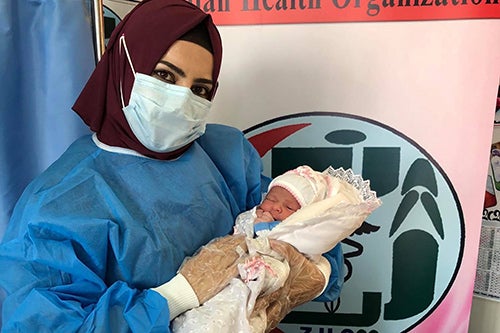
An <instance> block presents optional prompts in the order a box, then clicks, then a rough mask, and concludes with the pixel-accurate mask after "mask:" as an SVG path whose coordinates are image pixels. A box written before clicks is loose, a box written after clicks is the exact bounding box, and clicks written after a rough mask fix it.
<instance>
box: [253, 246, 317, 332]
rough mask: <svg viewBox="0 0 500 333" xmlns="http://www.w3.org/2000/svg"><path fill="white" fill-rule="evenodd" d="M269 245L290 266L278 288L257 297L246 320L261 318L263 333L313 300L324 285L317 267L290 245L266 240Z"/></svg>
mask: <svg viewBox="0 0 500 333" xmlns="http://www.w3.org/2000/svg"><path fill="white" fill-rule="evenodd" d="M269 243H270V245H271V248H272V249H273V250H274V251H276V252H278V253H279V254H281V255H282V256H283V257H284V258H285V260H287V261H288V263H289V264H290V275H289V276H288V279H287V280H286V282H285V285H284V286H283V287H282V288H280V289H278V290H276V291H275V292H273V293H270V294H268V295H261V296H259V298H258V299H257V301H256V303H255V307H254V310H253V312H252V315H251V318H250V320H252V316H261V317H262V315H263V314H265V316H263V317H264V318H266V321H267V329H266V332H269V331H271V330H272V329H273V328H274V327H276V326H277V325H278V324H279V322H280V321H281V320H282V319H283V318H284V317H285V316H286V315H287V314H288V313H289V312H290V311H292V309H293V308H295V307H297V306H299V305H301V304H304V303H307V302H309V301H311V300H313V299H314V298H316V297H317V296H318V295H319V294H320V293H321V291H322V290H323V288H324V286H325V283H326V280H325V277H324V275H323V273H321V271H320V270H319V269H318V268H317V266H316V265H315V264H314V263H313V262H311V261H310V260H309V259H307V258H306V257H305V256H304V255H303V254H301V253H300V252H298V251H297V250H296V249H295V248H294V247H293V246H292V245H290V244H288V243H285V242H281V241H278V240H270V241H269Z"/></svg>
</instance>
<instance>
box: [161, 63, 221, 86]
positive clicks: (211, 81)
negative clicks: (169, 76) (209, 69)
mask: <svg viewBox="0 0 500 333" xmlns="http://www.w3.org/2000/svg"><path fill="white" fill-rule="evenodd" d="M160 63H162V64H164V65H167V66H168V67H170V69H172V70H173V71H174V72H176V73H177V74H178V75H179V76H182V77H186V73H185V72H184V71H183V70H182V69H180V68H179V67H177V66H175V65H174V64H172V63H171V62H168V61H166V60H160ZM193 81H194V82H196V83H205V84H211V85H213V84H214V81H213V80H210V79H204V78H198V79H194V80H193Z"/></svg>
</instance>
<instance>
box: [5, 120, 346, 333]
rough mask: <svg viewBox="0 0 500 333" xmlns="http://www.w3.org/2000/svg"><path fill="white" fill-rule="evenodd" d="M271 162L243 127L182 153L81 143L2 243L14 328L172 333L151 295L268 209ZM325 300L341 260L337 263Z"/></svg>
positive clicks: (31, 197) (39, 181) (163, 307)
mask: <svg viewBox="0 0 500 333" xmlns="http://www.w3.org/2000/svg"><path fill="white" fill-rule="evenodd" d="M262 181H263V178H262V176H261V162H260V158H259V156H258V154H257V152H256V151H255V150H254V149H253V147H252V146H251V145H250V144H249V142H248V141H247V140H246V139H245V138H244V137H243V135H242V133H241V132H240V131H239V130H236V129H234V128H231V127H227V126H222V125H208V126H207V130H206V133H205V135H203V136H202V137H201V138H199V139H198V140H196V141H195V143H194V144H193V145H192V146H191V147H190V149H189V150H188V151H186V152H185V153H184V154H183V155H182V156H181V157H180V158H178V159H176V160H173V161H160V160H154V159H150V158H146V157H142V156H135V155H128V154H121V153H116V152H109V151H106V150H103V149H100V148H99V147H97V146H96V145H95V144H94V142H93V141H92V138H91V136H85V137H82V138H80V139H79V140H77V141H75V142H74V143H73V144H72V145H71V146H70V147H69V148H68V150H67V151H66V152H65V153H64V154H63V155H62V156H61V157H60V158H59V159H58V160H57V161H56V162H55V163H54V164H53V165H51V166H50V167H49V168H48V169H47V170H46V171H45V172H44V173H42V174H41V175H40V176H39V177H38V178H36V179H35V180H34V181H33V182H32V183H31V184H30V185H29V186H28V187H27V188H26V190H25V192H24V193H23V195H22V196H21V198H20V200H19V202H18V203H17V205H16V207H15V209H14V212H13V215H12V218H11V221H10V222H9V226H8V229H7V231H6V234H5V236H4V239H3V242H2V244H1V245H0V267H1V270H0V286H1V287H2V288H3V289H4V292H5V294H6V295H7V296H6V298H5V301H4V304H3V328H2V330H3V331H4V332H11V331H15V332H51V333H52V332H91V331H92V332H113V333H114V332H141V333H142V332H168V331H169V312H168V305H167V301H166V300H165V299H164V298H163V297H162V296H161V295H160V294H158V293H157V292H155V291H152V290H150V289H149V288H152V287H156V286H159V285H161V284H163V283H165V282H167V281H169V280H170V279H171V278H172V277H173V276H174V275H175V274H176V272H177V270H178V268H179V267H180V266H181V264H182V262H183V260H184V259H185V258H186V257H188V256H191V255H193V253H194V252H195V251H196V250H197V249H198V248H199V247H200V246H202V245H204V244H206V243H208V242H209V241H210V240H212V239H213V238H216V237H220V236H224V235H227V234H229V233H230V232H231V230H232V226H233V224H234V219H235V217H236V216H237V215H238V214H239V213H240V212H242V211H244V210H247V209H249V208H251V207H253V206H255V205H256V204H258V203H259V202H260V199H261V183H262ZM328 259H329V261H330V262H331V264H332V277H331V278H330V283H329V286H328V288H327V291H326V292H325V294H324V297H326V299H334V298H336V297H337V296H338V293H339V291H340V287H341V284H342V278H341V277H342V274H341V272H342V265H343V263H342V253H341V251H340V247H337V248H336V249H334V251H332V252H331V253H330V254H329V256H328Z"/></svg>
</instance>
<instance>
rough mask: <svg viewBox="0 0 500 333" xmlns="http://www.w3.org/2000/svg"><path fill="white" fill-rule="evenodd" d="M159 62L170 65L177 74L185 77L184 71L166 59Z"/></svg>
mask: <svg viewBox="0 0 500 333" xmlns="http://www.w3.org/2000/svg"><path fill="white" fill-rule="evenodd" d="M160 63H162V64H164V65H167V66H168V67H170V68H171V69H172V70H173V71H174V72H176V73H177V74H178V75H180V76H182V77H186V73H184V71H183V70H182V69H180V68H179V67H177V66H175V65H174V64H172V63H170V62H168V61H166V60H160Z"/></svg>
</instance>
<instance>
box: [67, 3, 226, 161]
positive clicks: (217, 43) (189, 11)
mask: <svg viewBox="0 0 500 333" xmlns="http://www.w3.org/2000/svg"><path fill="white" fill-rule="evenodd" d="M200 23H201V24H204V25H205V26H206V28H207V30H208V33H209V36H210V40H211V43H212V48H213V54H214V68H213V74H212V79H213V81H214V82H217V78H218V76H219V71H220V65H221V61H222V42H221V39H220V35H219V32H218V31H217V28H216V27H215V25H214V23H213V22H212V18H211V17H210V15H208V14H206V13H204V12H203V11H202V10H201V9H199V8H198V7H197V6H195V5H193V4H191V3H189V2H187V1H185V0H143V1H142V2H140V3H139V4H137V6H136V7H134V8H133V9H132V11H131V12H130V13H129V14H128V15H127V16H125V18H124V19H123V21H121V22H120V24H118V26H116V28H115V29H114V31H113V34H112V35H111V38H110V39H109V42H108V45H107V47H106V51H105V53H104V54H103V56H102V58H101V60H100V61H99V63H98V64H97V66H96V68H95V70H94V72H93V73H92V75H91V77H90V79H89V80H88V82H87V84H86V85H85V87H84V88H83V90H82V92H81V94H80V96H79V97H78V99H77V100H76V102H75V104H74V105H73V110H74V111H75V112H76V113H78V115H79V116H80V117H81V118H82V119H83V121H84V122H85V123H86V124H87V125H88V126H89V127H90V129H91V130H92V131H94V132H96V133H97V137H98V138H99V140H100V141H101V142H103V143H105V144H107V145H110V146H117V147H123V148H129V149H133V150H135V151H137V152H139V153H141V154H143V155H146V156H149V157H152V158H156V159H162V160H165V159H171V158H175V157H177V156H179V155H180V154H182V153H183V152H184V151H185V150H187V148H189V145H188V146H187V147H184V148H181V149H179V150H177V151H174V152H169V153H157V152H154V151H151V150H149V149H147V148H146V147H144V146H143V145H142V144H141V143H140V141H139V140H138V139H137V138H136V137H135V135H134V133H133V132H132V130H131V129H130V126H129V125H128V122H127V120H126V118H125V115H124V114H123V111H122V105H121V99H120V79H121V80H122V84H123V98H124V100H125V105H128V101H129V98H130V92H131V90H132V85H133V83H134V74H133V73H132V70H131V68H130V65H129V63H128V61H127V57H126V55H125V52H124V51H123V50H122V51H121V53H120V50H119V38H120V36H121V35H125V41H126V44H127V48H128V50H129V54H130V57H131V59H132V62H133V65H134V68H135V70H136V71H137V72H139V73H143V74H147V75H150V74H151V73H152V72H153V69H154V68H155V66H156V64H157V63H158V61H159V60H160V59H161V57H162V56H163V55H164V54H165V52H166V51H167V50H168V49H169V48H170V46H171V45H172V44H173V43H174V42H175V41H176V40H177V39H178V38H179V37H181V36H182V35H184V33H186V32H188V31H190V30H191V29H192V28H194V27H195V26H197V25H198V24H200ZM214 93H215V89H214ZM212 97H213V96H212Z"/></svg>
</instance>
